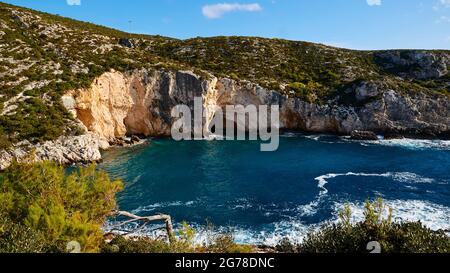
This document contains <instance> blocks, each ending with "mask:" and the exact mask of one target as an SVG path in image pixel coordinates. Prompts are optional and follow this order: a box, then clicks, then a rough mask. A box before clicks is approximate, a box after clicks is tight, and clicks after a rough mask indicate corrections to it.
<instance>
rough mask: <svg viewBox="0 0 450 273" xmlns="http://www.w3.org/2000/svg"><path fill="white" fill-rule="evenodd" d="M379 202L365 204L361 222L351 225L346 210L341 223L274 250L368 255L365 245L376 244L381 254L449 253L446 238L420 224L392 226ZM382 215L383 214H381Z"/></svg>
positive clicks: (449, 245)
mask: <svg viewBox="0 0 450 273" xmlns="http://www.w3.org/2000/svg"><path fill="white" fill-rule="evenodd" d="M388 210H389V209H388V208H387V207H386V206H385V205H384V204H383V202H382V201H381V199H380V200H377V201H376V202H374V203H370V202H367V204H366V208H365V220H364V221H363V222H360V223H356V224H352V223H351V222H350V219H351V211H350V209H349V208H348V207H347V208H346V209H345V210H344V211H343V212H342V213H341V214H340V218H341V221H340V222H339V223H337V224H329V225H327V226H325V227H323V228H321V229H320V230H319V231H317V232H312V233H310V234H309V235H308V236H307V238H306V240H305V241H304V242H303V243H302V244H300V245H298V246H295V245H292V244H290V243H289V242H287V241H283V242H282V243H280V245H279V246H278V250H283V251H286V252H300V253H368V252H369V251H368V250H367V244H368V243H369V242H372V241H376V242H378V243H379V244H380V245H381V251H382V253H450V237H448V236H447V235H446V234H445V232H443V231H437V232H436V231H432V230H430V229H428V228H426V227H425V226H424V225H423V224H422V223H420V222H419V223H393V222H392V221H391V219H392V217H391V216H392V211H391V212H388V213H387V216H386V212H387V211H388ZM383 212H384V213H383Z"/></svg>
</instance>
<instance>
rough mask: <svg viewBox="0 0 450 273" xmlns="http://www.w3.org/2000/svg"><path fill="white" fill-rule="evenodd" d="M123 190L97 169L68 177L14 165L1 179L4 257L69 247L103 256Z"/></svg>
mask: <svg viewBox="0 0 450 273" xmlns="http://www.w3.org/2000/svg"><path fill="white" fill-rule="evenodd" d="M121 189H122V183H121V182H120V181H114V182H111V181H110V179H109V177H108V175H107V174H106V173H104V172H99V171H96V169H95V166H94V165H92V166H89V167H86V168H80V169H79V170H78V171H76V172H73V173H71V174H68V175H66V173H65V170H64V168H63V167H62V166H59V165H57V164H56V163H51V162H43V163H38V164H14V165H13V166H11V167H10V168H8V169H7V170H6V171H5V172H4V173H2V174H0V207H1V208H2V215H1V222H0V252H42V251H44V248H45V251H50V252H52V251H56V252H60V251H65V247H66V245H67V243H68V242H70V241H77V242H79V243H80V244H81V250H82V251H83V252H97V251H99V247H100V245H101V243H102V242H103V232H102V230H101V227H102V225H103V224H104V222H105V221H106V219H107V216H108V214H109V213H110V212H111V211H112V210H114V209H115V208H116V199H115V195H116V193H117V192H118V191H120V190H121ZM44 246H45V247H44Z"/></svg>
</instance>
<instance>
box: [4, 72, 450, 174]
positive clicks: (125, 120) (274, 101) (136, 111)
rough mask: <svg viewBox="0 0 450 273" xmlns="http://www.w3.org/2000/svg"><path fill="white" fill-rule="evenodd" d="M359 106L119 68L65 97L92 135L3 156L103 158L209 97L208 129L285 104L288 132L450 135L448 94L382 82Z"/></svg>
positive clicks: (361, 90) (368, 88) (366, 85)
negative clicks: (224, 117)
mask: <svg viewBox="0 0 450 273" xmlns="http://www.w3.org/2000/svg"><path fill="white" fill-rule="evenodd" d="M347 92H352V96H354V97H355V99H356V100H357V101H359V102H360V104H359V105H358V106H351V105H344V104H342V103H339V98H336V99H334V100H332V101H329V102H328V103H327V104H324V105H320V104H314V103H308V102H305V101H302V100H301V99H299V98H288V97H287V96H285V95H281V94H280V93H278V92H276V91H271V90H267V89H265V88H262V87H261V86H259V85H257V84H254V83H251V82H248V81H235V80H232V79H229V78H217V77H213V76H211V77H210V79H208V80H205V79H201V77H200V76H198V75H196V74H194V73H192V72H187V71H178V72H166V71H158V70H138V71H134V72H133V73H128V74H124V73H121V72H116V71H111V72H107V73H105V74H103V75H102V76H100V77H99V78H97V79H96V80H95V81H94V82H93V83H92V85H91V86H90V87H89V88H86V89H80V90H73V91H70V92H68V93H67V94H66V95H65V96H63V98H62V100H63V104H64V105H65V106H66V108H67V109H68V110H69V111H70V112H72V114H73V115H74V117H76V118H77V119H78V120H79V121H80V122H81V123H82V127H84V128H83V129H84V130H85V135H82V136H78V137H62V138H60V139H58V140H57V141H55V142H47V143H44V144H42V145H41V144H38V145H23V143H22V144H20V145H16V146H15V147H14V148H12V149H10V150H8V151H3V152H2V155H0V158H1V160H0V168H5V167H7V166H9V165H10V164H11V161H12V160H13V159H14V158H16V159H19V160H21V161H26V160H30V158H29V157H28V156H27V155H29V154H30V153H31V152H32V151H34V153H33V157H32V158H31V160H54V161H57V162H60V163H64V164H69V163H78V162H91V161H98V160H100V159H101V153H100V150H101V149H106V148H108V147H109V145H108V143H114V142H115V140H116V139H120V138H124V137H125V136H127V135H128V136H129V135H143V136H147V137H149V136H170V129H171V126H172V123H173V121H174V120H173V119H172V117H171V110H172V108H173V107H174V106H176V105H179V104H184V105H188V106H190V107H191V108H192V109H193V106H194V98H195V97H202V98H203V108H204V111H205V112H206V114H207V118H206V124H205V126H208V123H207V122H208V121H210V120H211V119H212V117H213V116H214V112H212V109H215V107H220V108H223V107H225V106H226V105H244V106H247V105H256V106H258V105H279V106H280V113H281V116H280V125H281V128H282V129H291V130H302V131H306V132H317V133H334V134H346V135H350V134H351V133H352V132H353V131H356V130H359V131H373V132H376V133H381V134H394V135H402V134H403V135H404V134H414V135H418V134H421V135H424V136H439V135H445V134H446V135H448V134H449V131H450V101H449V100H448V98H447V97H446V96H444V95H432V96H431V95H426V94H424V93H417V94H416V95H402V94H401V93H399V92H396V91H395V90H390V89H387V88H386V87H384V85H383V84H382V83H379V82H362V83H360V84H359V85H356V86H354V87H353V88H352V89H351V90H349V91H347Z"/></svg>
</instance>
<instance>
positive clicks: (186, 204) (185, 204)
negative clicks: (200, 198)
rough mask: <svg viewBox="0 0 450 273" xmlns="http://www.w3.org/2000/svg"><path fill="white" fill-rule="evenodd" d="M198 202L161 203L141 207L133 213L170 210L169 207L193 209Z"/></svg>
mask: <svg viewBox="0 0 450 273" xmlns="http://www.w3.org/2000/svg"><path fill="white" fill-rule="evenodd" d="M196 202H197V201H187V202H182V201H173V202H161V203H154V204H150V205H146V206H142V207H139V208H137V209H135V210H133V211H132V213H133V214H139V213H142V212H146V211H153V210H155V209H158V208H168V207H191V206H193V205H194V204H195V203H196Z"/></svg>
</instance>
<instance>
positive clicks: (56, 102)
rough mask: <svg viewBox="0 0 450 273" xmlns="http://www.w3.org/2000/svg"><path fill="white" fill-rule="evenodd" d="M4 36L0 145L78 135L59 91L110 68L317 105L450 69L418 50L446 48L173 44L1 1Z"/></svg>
mask: <svg viewBox="0 0 450 273" xmlns="http://www.w3.org/2000/svg"><path fill="white" fill-rule="evenodd" d="M0 39H1V43H2V47H0V132H2V134H4V136H3V137H2V138H0V143H15V142H18V141H21V140H25V139H28V140H31V141H35V142H42V141H45V140H52V139H55V138H57V137H58V136H61V135H67V134H72V133H73V132H77V130H76V129H74V128H72V124H73V122H72V120H71V119H72V118H71V116H70V115H69V114H68V113H67V111H66V109H64V107H63V106H62V105H61V96H62V95H63V94H65V93H66V92H67V91H68V90H72V89H78V88H84V87H87V86H89V85H90V84H91V83H92V81H93V80H94V79H95V78H96V77H98V76H100V75H101V74H102V73H104V72H106V71H110V70H111V69H114V70H118V71H124V72H129V71H132V70H134V69H140V68H146V69H167V70H187V69H190V70H193V71H195V72H196V73H198V74H199V75H201V76H204V77H206V76H207V75H208V73H212V74H213V75H215V76H219V77H220V76H226V77H230V78H232V79H235V80H248V81H252V82H255V83H257V84H260V85H261V86H263V87H266V88H270V89H272V90H277V91H280V92H281V93H282V94H284V95H286V96H290V97H298V98H301V99H303V100H305V101H308V102H314V103H319V104H323V103H327V102H328V101H329V100H334V99H335V98H338V97H339V98H340V99H339V100H337V101H338V102H340V103H349V104H351V105H353V104H352V98H351V97H349V96H354V93H351V92H350V93H346V92H343V91H345V90H346V89H348V88H350V89H352V88H353V89H354V88H355V86H356V85H357V84H358V83H360V82H362V81H377V82H381V83H386V84H389V88H391V89H394V90H397V91H400V92H405V93H417V92H425V93H434V94H447V95H448V94H450V85H449V80H450V78H449V77H450V76H449V74H448V73H447V74H445V75H440V74H439V75H438V77H436V75H435V74H436V71H437V70H439V69H440V70H439V71H440V72H443V71H446V69H444V68H443V67H439V65H437V66H436V65H435V66H436V67H435V66H432V67H428V68H424V67H422V66H421V65H422V64H426V63H428V60H426V61H425V62H421V60H420V58H419V60H417V59H415V56H414V55H417V54H418V55H420V54H422V53H423V54H429V53H433V54H435V56H434V57H436V58H435V59H439V58H442V59H444V65H446V64H448V63H449V62H450V57H449V55H450V52H449V51H408V50H399V51H356V50H348V49H340V48H334V47H329V46H325V45H320V44H313V43H308V42H297V41H288V40H282V39H264V38H258V37H212V38H194V39H188V40H177V39H172V38H167V37H162V36H150V35H138V34H129V33H125V32H122V31H118V30H114V29H110V28H106V27H102V26H98V25H94V24H91V23H85V22H80V21H76V20H72V19H69V18H64V17H60V16H56V15H51V14H47V13H42V12H37V11H33V10H30V9H26V8H20V7H16V6H12V5H8V4H4V3H0ZM416 53H417V54H416ZM425 57H426V56H425ZM445 60H447V61H446V63H445ZM441 66H442V64H441ZM422 72H423V73H422ZM430 75H431V76H430Z"/></svg>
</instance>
